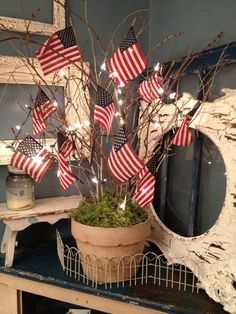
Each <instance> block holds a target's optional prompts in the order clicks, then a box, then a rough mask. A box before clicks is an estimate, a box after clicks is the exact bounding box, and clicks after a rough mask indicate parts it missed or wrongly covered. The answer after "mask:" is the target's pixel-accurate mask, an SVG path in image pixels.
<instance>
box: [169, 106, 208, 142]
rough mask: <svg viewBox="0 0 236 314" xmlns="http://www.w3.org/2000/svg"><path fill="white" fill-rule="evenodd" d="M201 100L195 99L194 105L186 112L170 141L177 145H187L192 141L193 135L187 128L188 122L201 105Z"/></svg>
mask: <svg viewBox="0 0 236 314" xmlns="http://www.w3.org/2000/svg"><path fill="white" fill-rule="evenodd" d="M201 104H202V103H201V101H197V103H196V104H195V105H194V107H193V108H192V109H191V110H190V111H189V112H188V113H187V115H186V117H185V118H184V120H183V122H182V124H181V125H180V127H179V129H178V131H177V132H176V134H175V135H174V136H173V137H172V139H171V141H170V143H171V144H174V145H177V146H189V145H190V144H191V143H192V142H193V141H194V136H193V135H192V133H191V131H190V130H189V124H190V122H191V121H192V119H193V116H194V115H195V113H196V112H197V110H198V109H199V107H200V106H201Z"/></svg>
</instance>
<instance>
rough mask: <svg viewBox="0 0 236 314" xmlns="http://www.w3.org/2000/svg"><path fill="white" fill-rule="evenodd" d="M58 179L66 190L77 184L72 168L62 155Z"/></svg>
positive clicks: (59, 158)
mask: <svg viewBox="0 0 236 314" xmlns="http://www.w3.org/2000/svg"><path fill="white" fill-rule="evenodd" d="M58 178H59V181H60V184H61V186H62V187H63V189H64V190H65V189H67V188H68V187H69V186H70V185H71V184H73V183H74V182H75V177H74V175H73V173H72V171H71V167H70V165H69V164H68V161H67V160H66V158H65V157H64V156H63V154H61V153H59V154H58Z"/></svg>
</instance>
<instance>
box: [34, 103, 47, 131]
mask: <svg viewBox="0 0 236 314" xmlns="http://www.w3.org/2000/svg"><path fill="white" fill-rule="evenodd" d="M40 111H41V110H40ZM40 111H39V110H38V107H37V108H35V109H34V110H33V119H32V120H33V132H34V136H36V135H38V134H39V133H41V132H44V131H45V130H46V128H47V127H46V124H45V123H44V121H43V120H42V115H41V112H40Z"/></svg>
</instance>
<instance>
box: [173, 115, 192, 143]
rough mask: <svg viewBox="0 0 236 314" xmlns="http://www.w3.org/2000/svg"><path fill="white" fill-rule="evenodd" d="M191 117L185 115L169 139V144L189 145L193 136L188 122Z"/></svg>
mask: <svg viewBox="0 0 236 314" xmlns="http://www.w3.org/2000/svg"><path fill="white" fill-rule="evenodd" d="M191 119H192V118H191V117H189V116H186V117H185V118H184V120H183V122H182V124H181V126H180V127H179V129H178V131H177V132H176V134H175V135H174V136H173V137H172V139H171V140H170V144H173V145H177V146H189V145H190V144H191V143H192V142H193V140H194V137H193V135H192V133H191V131H190V130H189V123H190V122H191Z"/></svg>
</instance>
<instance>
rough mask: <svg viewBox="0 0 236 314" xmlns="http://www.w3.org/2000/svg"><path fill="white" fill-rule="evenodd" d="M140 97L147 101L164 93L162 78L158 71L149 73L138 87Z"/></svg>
mask: <svg viewBox="0 0 236 314" xmlns="http://www.w3.org/2000/svg"><path fill="white" fill-rule="evenodd" d="M138 93H139V95H140V97H141V98H142V99H143V100H144V101H145V102H147V103H149V102H151V101H153V100H155V99H159V98H160V97H161V96H162V95H163V93H164V85H163V80H162V78H161V76H160V74H159V73H158V72H156V73H155V74H151V75H150V76H149V77H148V78H147V79H146V80H145V81H143V82H142V83H141V84H140V86H139V89H138Z"/></svg>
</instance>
